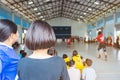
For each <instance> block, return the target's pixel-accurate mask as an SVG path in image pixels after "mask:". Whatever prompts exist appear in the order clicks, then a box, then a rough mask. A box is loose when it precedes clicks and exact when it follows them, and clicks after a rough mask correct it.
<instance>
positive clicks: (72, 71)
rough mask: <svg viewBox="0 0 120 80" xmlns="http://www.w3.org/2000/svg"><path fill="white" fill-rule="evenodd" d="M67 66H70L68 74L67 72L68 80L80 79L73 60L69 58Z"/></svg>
mask: <svg viewBox="0 0 120 80" xmlns="http://www.w3.org/2000/svg"><path fill="white" fill-rule="evenodd" d="M69 67H70V68H69V69H68V74H69V77H70V80H80V79H81V74H80V71H79V69H76V68H75V61H73V60H70V62H69Z"/></svg>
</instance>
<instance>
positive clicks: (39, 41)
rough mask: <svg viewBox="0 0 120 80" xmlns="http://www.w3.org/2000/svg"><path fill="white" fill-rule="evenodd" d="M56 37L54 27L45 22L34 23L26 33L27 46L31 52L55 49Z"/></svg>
mask: <svg viewBox="0 0 120 80" xmlns="http://www.w3.org/2000/svg"><path fill="white" fill-rule="evenodd" d="M55 43H56V37H55V34H54V31H53V29H52V27H51V26H50V25H49V24H48V23H47V22H44V21H40V20H36V21H34V22H33V23H32V24H31V26H30V28H29V29H28V31H27V33H26V38H25V44H26V46H27V47H28V49H30V50H38V49H47V48H51V47H54V46H55Z"/></svg>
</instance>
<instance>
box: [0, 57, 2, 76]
mask: <svg viewBox="0 0 120 80" xmlns="http://www.w3.org/2000/svg"><path fill="white" fill-rule="evenodd" d="M1 73H2V61H1V59H0V74H1Z"/></svg>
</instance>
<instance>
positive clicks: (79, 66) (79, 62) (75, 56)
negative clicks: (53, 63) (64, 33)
mask: <svg viewBox="0 0 120 80" xmlns="http://www.w3.org/2000/svg"><path fill="white" fill-rule="evenodd" d="M72 59H73V61H75V64H76V68H77V69H79V70H80V71H81V72H82V70H83V69H84V68H85V66H84V65H83V62H82V60H81V56H80V54H78V52H77V51H76V50H74V51H73V56H72Z"/></svg>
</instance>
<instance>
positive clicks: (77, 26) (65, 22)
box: [47, 17, 87, 37]
mask: <svg viewBox="0 0 120 80" xmlns="http://www.w3.org/2000/svg"><path fill="white" fill-rule="evenodd" d="M47 22H48V23H49V24H50V25H51V26H71V35H72V36H81V37H84V36H85V33H86V31H87V25H86V24H85V23H83V22H81V21H74V20H71V19H67V18H62V17H60V18H55V19H51V20H48V21H47Z"/></svg>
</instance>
